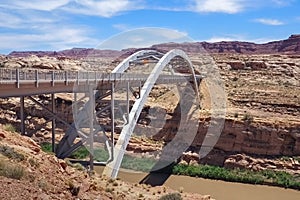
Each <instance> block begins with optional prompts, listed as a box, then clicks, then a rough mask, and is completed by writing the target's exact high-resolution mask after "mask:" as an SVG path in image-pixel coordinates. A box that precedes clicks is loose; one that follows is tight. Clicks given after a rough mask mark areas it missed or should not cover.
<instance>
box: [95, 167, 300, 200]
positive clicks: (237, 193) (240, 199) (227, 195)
mask: <svg viewBox="0 0 300 200" xmlns="http://www.w3.org/2000/svg"><path fill="white" fill-rule="evenodd" d="M95 171H96V172H98V173H100V174H101V173H102V171H103V167H99V166H96V167H95ZM147 175H148V174H146V173H137V172H132V171H127V170H121V171H120V172H119V176H118V177H119V178H120V179H121V180H124V181H127V182H131V183H139V182H140V181H141V180H143V179H144V178H145V177H146V176H147ZM162 177H163V176H162V175H157V178H158V179H160V178H162ZM164 180H165V182H164V184H163V185H165V186H167V187H170V188H172V189H174V190H179V188H183V191H184V192H191V193H199V194H203V195H206V194H208V195H211V197H212V198H214V199H216V200H300V191H296V190H291V189H284V188H279V187H272V186H264V185H250V184H242V183H230V182H225V181H216V180H209V179H203V178H193V177H187V176H177V175H171V176H166V177H165V179H164Z"/></svg>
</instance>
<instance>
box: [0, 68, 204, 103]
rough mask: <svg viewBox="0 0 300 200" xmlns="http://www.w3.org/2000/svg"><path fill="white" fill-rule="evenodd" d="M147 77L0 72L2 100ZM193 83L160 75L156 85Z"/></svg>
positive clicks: (186, 78) (102, 86)
mask: <svg viewBox="0 0 300 200" xmlns="http://www.w3.org/2000/svg"><path fill="white" fill-rule="evenodd" d="M148 76H149V75H147V74H128V73H126V74H121V73H101V72H91V71H55V70H28V69H0V97H1V98H5V97H19V96H26V95H29V96H30V95H37V94H49V93H72V92H84V91H87V86H89V85H94V86H95V89H105V87H106V86H108V85H109V83H117V84H125V83H127V82H130V84H131V85H135V84H139V83H141V82H145V81H146V80H147V78H148ZM198 78H201V77H200V76H199V77H198ZM191 80H192V78H191V75H160V76H159V79H158V80H157V82H156V84H171V83H179V82H186V81H191Z"/></svg>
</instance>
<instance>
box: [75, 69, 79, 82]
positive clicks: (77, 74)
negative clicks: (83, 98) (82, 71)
mask: <svg viewBox="0 0 300 200" xmlns="http://www.w3.org/2000/svg"><path fill="white" fill-rule="evenodd" d="M76 79H77V80H76V82H77V85H79V71H77V73H76Z"/></svg>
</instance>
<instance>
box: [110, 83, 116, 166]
mask: <svg viewBox="0 0 300 200" xmlns="http://www.w3.org/2000/svg"><path fill="white" fill-rule="evenodd" d="M114 93H115V84H114V83H112V84H111V102H110V104H111V116H110V117H111V136H110V137H111V138H110V139H111V159H110V160H111V161H112V160H114V143H115V139H114V133H115V95H114Z"/></svg>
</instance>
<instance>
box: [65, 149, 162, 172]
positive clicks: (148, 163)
mask: <svg viewBox="0 0 300 200" xmlns="http://www.w3.org/2000/svg"><path fill="white" fill-rule="evenodd" d="M88 155H89V151H88V150H87V149H86V148H85V147H80V148H79V149H78V150H77V151H75V152H74V153H72V155H71V156H70V158H73V159H84V158H87V157H88ZM94 158H95V160H97V161H106V160H107V159H108V158H109V155H108V152H107V151H106V150H104V149H103V148H96V149H95V150H94ZM155 163H156V161H155V160H154V159H150V158H138V157H134V156H130V155H124V158H123V161H122V165H121V167H122V168H125V169H131V170H135V171H143V172H147V171H150V170H151V168H152V167H153V166H154V164H155Z"/></svg>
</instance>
